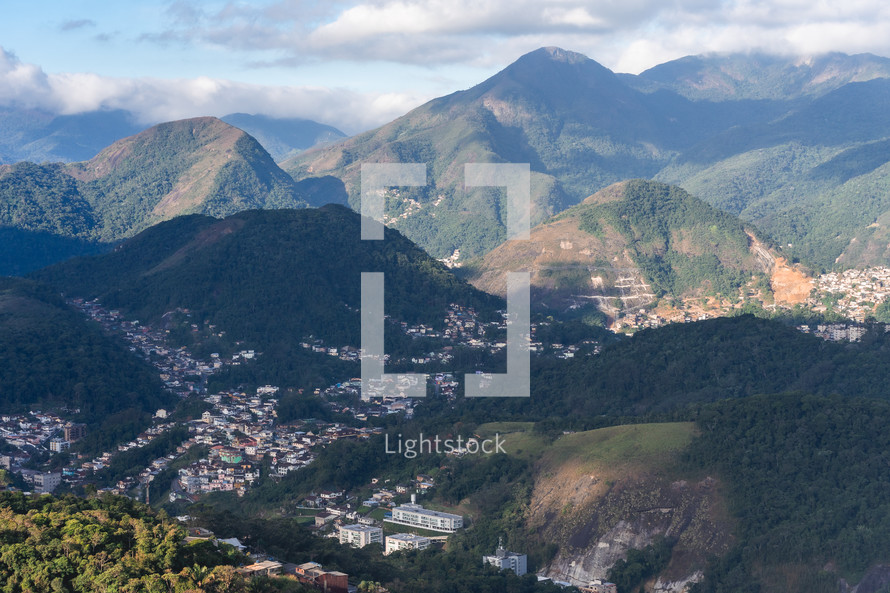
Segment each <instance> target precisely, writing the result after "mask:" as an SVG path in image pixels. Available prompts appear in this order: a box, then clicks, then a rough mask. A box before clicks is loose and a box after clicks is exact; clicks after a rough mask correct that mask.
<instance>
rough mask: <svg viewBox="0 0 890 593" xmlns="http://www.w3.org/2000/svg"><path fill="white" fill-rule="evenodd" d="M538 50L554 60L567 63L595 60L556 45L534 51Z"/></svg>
mask: <svg viewBox="0 0 890 593" xmlns="http://www.w3.org/2000/svg"><path fill="white" fill-rule="evenodd" d="M538 52H541V54H542V55H546V56H547V57H549V58H550V59H551V60H553V61H554V62H565V63H566V64H579V63H581V62H588V61H593V60H591V59H590V58H588V57H587V56H585V55H584V54H581V53H578V52H574V51H569V50H566V49H563V48H561V47H556V46H549V47H542V48H540V49H538V50H536V51H534V52H532V53H538Z"/></svg>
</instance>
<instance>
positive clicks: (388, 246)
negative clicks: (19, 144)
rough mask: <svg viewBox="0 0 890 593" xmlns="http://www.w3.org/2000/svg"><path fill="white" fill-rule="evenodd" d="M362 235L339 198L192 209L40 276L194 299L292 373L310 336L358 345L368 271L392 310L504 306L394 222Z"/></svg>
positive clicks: (120, 301)
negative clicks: (294, 205) (231, 211)
mask: <svg viewBox="0 0 890 593" xmlns="http://www.w3.org/2000/svg"><path fill="white" fill-rule="evenodd" d="M360 237H361V233H360V217H359V215H358V214H356V213H355V212H353V211H351V210H349V209H348V208H345V207H343V206H334V205H330V206H325V207H323V208H319V209H304V210H296V211H295V210H254V211H249V212H242V213H239V214H236V215H233V216H230V217H229V218H226V219H224V220H217V219H213V218H210V217H206V216H198V215H194V216H189V217H180V218H176V219H174V220H172V221H169V222H165V223H161V224H159V225H157V226H154V227H152V228H150V229H148V230H146V231H144V232H143V233H141V234H139V235H138V236H136V237H134V238H133V239H131V240H129V241H127V242H125V243H123V244H122V245H121V246H120V247H119V248H117V249H116V250H115V251H114V252H112V253H109V254H106V255H101V256H97V257H93V258H79V259H76V260H72V261H69V262H66V263H63V264H59V265H56V266H53V267H50V268H48V269H46V270H42V271H40V272H38V273H36V274H35V275H34V276H35V278H39V279H41V280H42V281H45V282H47V283H49V284H51V285H53V286H55V287H57V288H58V289H59V290H62V291H65V292H66V293H68V294H71V295H79V296H84V297H90V298H93V297H98V298H99V299H100V301H101V302H102V303H103V304H105V305H106V306H108V307H111V308H117V309H120V310H122V311H125V312H126V313H127V314H129V315H130V316H132V317H133V318H137V319H140V320H144V321H147V322H152V323H160V322H161V317H162V316H163V315H164V314H165V313H167V312H169V311H173V310H175V309H187V310H188V311H189V312H190V315H191V316H192V323H200V324H204V323H205V321H206V323H207V324H212V325H215V326H218V328H219V330H222V331H224V332H225V333H226V335H227V336H228V337H227V338H226V339H227V340H228V341H234V340H239V341H245V342H246V344H247V345H249V347H250V348H255V349H256V350H257V351H262V352H264V353H265V355H264V356H263V357H261V360H262V359H265V360H268V361H269V362H268V363H266V364H275V365H276V366H277V367H280V368H279V370H280V371H281V372H288V373H292V372H297V371H298V370H299V365H294V364H293V360H294V359H293V358H292V357H293V356H296V357H297V359H299V358H300V357H303V356H305V352H306V351H305V350H304V349H302V348H300V346H299V343H300V342H301V341H302V340H303V339H304V338H306V337H308V336H315V337H316V338H321V339H323V340H324V341H325V343H326V344H329V345H331V346H337V347H339V346H344V345H352V346H355V347H358V346H359V342H360V339H359V328H360V323H359V308H360V305H361V293H360V286H361V284H360V283H361V272H384V273H385V274H386V277H385V278H386V282H385V298H386V314H387V315H391V316H392V317H393V318H395V319H399V320H403V321H407V322H410V323H418V322H425V323H428V324H434V323H435V324H441V321H442V319H443V318H444V315H445V309H446V307H447V306H448V305H449V304H450V303H463V304H465V305H470V306H475V307H477V308H479V309H480V310H482V311H493V310H494V309H495V308H499V307H500V306H502V305H499V303H500V301H499V300H498V299H496V298H495V297H491V296H490V295H487V294H485V293H482V292H479V291H477V290H475V289H473V288H472V287H471V286H469V285H468V284H466V283H465V282H463V281H461V280H458V279H457V278H456V277H455V276H454V275H453V274H451V272H450V271H448V270H447V269H446V268H445V267H444V266H443V265H442V264H440V263H439V262H436V261H435V260H433V259H432V258H430V257H429V256H428V255H426V253H424V252H423V251H422V250H421V249H419V248H418V247H417V246H415V245H414V244H412V243H411V242H410V241H408V240H407V239H405V238H404V237H402V236H401V235H400V234H399V233H398V232H396V231H393V230H388V231H387V234H386V240H385V241H383V242H379V241H361V239H360ZM393 333H395V332H393ZM388 339H390V336H388ZM393 339H394V338H393ZM324 358H325V359H329V358H330V357H324ZM276 372H278V371H276Z"/></svg>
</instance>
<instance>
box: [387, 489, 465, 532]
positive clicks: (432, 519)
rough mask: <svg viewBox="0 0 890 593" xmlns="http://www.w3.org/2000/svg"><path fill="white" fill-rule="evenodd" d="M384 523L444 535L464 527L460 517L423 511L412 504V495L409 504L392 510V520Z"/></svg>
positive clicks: (462, 519) (427, 510)
mask: <svg viewBox="0 0 890 593" xmlns="http://www.w3.org/2000/svg"><path fill="white" fill-rule="evenodd" d="M386 521H388V522H390V523H397V524H399V525H408V526H410V527H419V528H420V529H429V530H431V531H442V532H445V533H454V532H455V531H457V530H458V529H460V528H462V527H463V526H464V518H463V517H462V516H460V515H452V514H451V513H441V512H439V511H431V510H429V509H425V508H423V507H422V506H420V505H419V504H415V503H414V495H411V502H410V503H409V504H403V505H402V506H398V507H396V508H394V509H393V510H392V518H391V519H386Z"/></svg>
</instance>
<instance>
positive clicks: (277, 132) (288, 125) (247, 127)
mask: <svg viewBox="0 0 890 593" xmlns="http://www.w3.org/2000/svg"><path fill="white" fill-rule="evenodd" d="M220 119H221V120H222V121H224V122H226V123H227V124H229V125H233V126H235V127H236V128H240V129H242V130H244V131H245V132H247V133H248V134H250V135H251V136H253V137H254V138H256V140H257V142H259V143H260V144H262V145H263V148H265V149H266V151H267V152H268V153H269V154H270V155H271V156H272V158H273V159H275V160H276V161H282V160H284V159H286V158H288V157H290V156H294V155H295V154H297V153H300V152H302V151H304V150H306V149H308V148H312V147H313V146H317V145H319V144H327V143H330V142H333V141H335V140H339V139H341V138H345V137H346V134H344V133H343V132H341V131H340V130H338V129H337V128H335V127H333V126H328V125H325V124H320V123H318V122H316V121H312V120H311V119H299V118H283V117H269V116H267V115H260V114H253V115H252V114H247V113H231V114H229V115H225V116H223V117H221V118H220Z"/></svg>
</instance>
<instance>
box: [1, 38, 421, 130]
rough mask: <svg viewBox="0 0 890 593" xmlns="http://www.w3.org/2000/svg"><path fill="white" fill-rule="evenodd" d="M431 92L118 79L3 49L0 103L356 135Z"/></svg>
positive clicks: (203, 79) (148, 119) (58, 110)
mask: <svg viewBox="0 0 890 593" xmlns="http://www.w3.org/2000/svg"><path fill="white" fill-rule="evenodd" d="M429 98H430V97H421V96H416V95H412V94H410V93H399V92H393V93H373V94H372V93H357V92H355V91H351V90H347V89H334V88H323V87H297V86H263V85H256V84H246V83H239V82H232V81H227V80H218V79H213V78H208V77H199V78H194V79H157V78H111V77H104V76H98V75H96V74H88V73H65V74H47V73H45V72H43V70H41V69H40V68H39V67H38V66H35V65H32V64H25V63H22V62H21V61H20V60H18V59H17V58H16V57H15V56H14V55H13V54H11V53H9V52H7V51H5V50H4V49H3V48H0V105H14V106H19V107H26V108H36V109H45V110H47V111H50V112H53V113H61V114H73V113H82V112H85V111H92V110H97V109H126V110H129V111H132V112H133V113H135V114H136V115H137V117H139V118H140V120H141V121H142V122H143V123H145V124H152V123H157V122H161V121H170V120H175V119H183V118H188V117H197V116H202V115H215V116H222V115H226V114H228V113H233V112H247V113H263V114H266V115H270V116H274V117H301V118H308V119H314V120H316V121H319V122H322V123H328V124H330V125H333V126H336V127H339V128H341V129H343V130H344V131H345V132H347V133H356V132H359V131H362V130H366V129H369V128H371V127H374V126H378V125H382V124H384V123H386V122H388V121H390V120H392V119H394V118H396V117H398V116H399V115H402V114H404V113H405V112H407V111H409V110H410V109H412V108H414V107H416V106H417V105H419V104H420V103H422V102H423V101H424V100H426V99H429Z"/></svg>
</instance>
